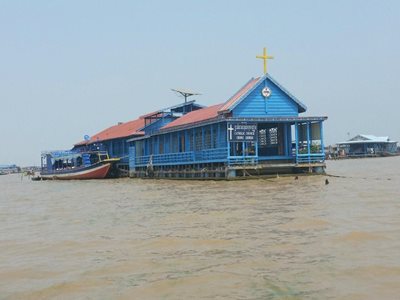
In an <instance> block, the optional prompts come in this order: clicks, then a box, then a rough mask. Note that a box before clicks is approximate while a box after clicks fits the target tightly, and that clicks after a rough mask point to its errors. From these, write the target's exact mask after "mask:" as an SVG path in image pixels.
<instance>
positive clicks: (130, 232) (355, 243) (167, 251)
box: [0, 157, 400, 299]
mask: <svg viewBox="0 0 400 300" xmlns="http://www.w3.org/2000/svg"><path fill="white" fill-rule="evenodd" d="M399 167H400V157H394V158H382V159H380V158H378V159H360V160H349V161H334V162H329V163H328V173H329V174H332V175H338V176H340V177H329V181H330V184H329V185H325V177H322V176H313V177H299V179H298V180H294V179H293V177H280V178H276V179H269V180H250V181H239V182H226V181H221V182H213V181H207V182H200V181H167V180H158V181H153V180H133V179H123V180H104V181H75V182H59V181H54V182H51V181H49V182H30V181H29V180H27V179H24V180H22V181H21V178H20V176H19V175H9V176H1V177H0V188H1V194H0V233H1V234H0V299H51V298H62V299H189V298H191V299H329V298H331V299H398V295H400V285H399V282H400V251H399V249H400V241H399V237H400V218H399V215H400V197H399V196H400V184H399V183H400V174H399V171H398V170H399Z"/></svg>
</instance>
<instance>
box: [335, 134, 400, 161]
mask: <svg viewBox="0 0 400 300" xmlns="http://www.w3.org/2000/svg"><path fill="white" fill-rule="evenodd" d="M337 145H338V149H339V152H340V153H343V154H344V155H345V156H349V157H352V156H353V157H356V156H382V155H393V154H395V153H396V152H397V142H395V141H391V140H390V139H389V137H387V136H374V135H367V134H359V135H356V136H355V137H353V138H351V139H350V140H348V141H346V142H341V143H337Z"/></svg>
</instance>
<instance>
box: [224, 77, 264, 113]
mask: <svg viewBox="0 0 400 300" xmlns="http://www.w3.org/2000/svg"><path fill="white" fill-rule="evenodd" d="M260 78H261V77H257V78H252V79H250V80H249V82H247V83H246V85H245V86H244V87H242V88H241V89H240V90H239V91H237V92H236V94H234V95H233V96H232V97H231V98H230V99H229V100H228V101H226V102H225V104H224V105H223V106H222V107H221V109H220V110H219V112H220V113H221V112H224V111H227V110H229V108H230V107H231V106H232V105H234V104H235V103H236V101H238V100H239V99H240V98H241V97H242V96H243V95H244V94H246V93H247V92H248V91H249V90H250V89H252V88H253V87H254V86H255V85H256V83H257V82H258V80H259V79H260Z"/></svg>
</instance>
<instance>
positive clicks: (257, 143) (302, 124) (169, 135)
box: [128, 74, 327, 178]
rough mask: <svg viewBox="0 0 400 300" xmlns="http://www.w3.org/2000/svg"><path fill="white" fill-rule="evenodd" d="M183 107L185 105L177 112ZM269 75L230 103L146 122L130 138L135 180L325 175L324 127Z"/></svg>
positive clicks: (321, 119)
mask: <svg viewBox="0 0 400 300" xmlns="http://www.w3.org/2000/svg"><path fill="white" fill-rule="evenodd" d="M175 108H176V109H180V108H181V106H179V105H178V106H176V107H175ZM305 111H306V106H305V105H304V104H303V103H301V102H300V101H299V100H298V99H297V98H296V97H294V96H293V95H292V94H290V93H289V92H288V91H287V90H286V89H284V88H283V87H282V86H281V85H280V84H279V83H278V82H277V81H276V80H274V79H273V78H272V77H271V76H270V75H268V74H265V75H264V76H262V77H259V78H252V79H250V80H249V81H248V82H247V83H246V84H245V85H244V86H243V87H242V88H240V89H239V91H237V92H236V93H235V94H234V95H233V96H232V97H231V98H230V99H228V100H227V101H226V102H224V103H220V104H216V105H213V106H210V107H205V108H200V107H196V109H193V110H192V111H190V112H187V111H186V113H181V114H180V115H176V114H173V113H172V114H171V112H172V110H170V111H168V110H162V111H158V112H155V113H153V114H149V115H146V116H144V118H145V120H146V122H145V124H144V126H143V128H141V129H140V130H141V132H143V134H142V135H140V136H135V137H133V138H130V139H128V144H129V169H130V176H131V177H156V178H164V177H173V178H232V177H240V176H254V175H264V174H276V173H293V172H314V171H315V172H323V170H324V168H325V162H324V142H323V122H324V121H325V120H326V119H327V117H306V116H300V114H301V113H304V112H305Z"/></svg>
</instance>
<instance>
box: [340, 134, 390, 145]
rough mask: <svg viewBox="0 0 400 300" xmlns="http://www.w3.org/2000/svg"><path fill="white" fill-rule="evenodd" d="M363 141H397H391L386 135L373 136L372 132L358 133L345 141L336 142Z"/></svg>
mask: <svg viewBox="0 0 400 300" xmlns="http://www.w3.org/2000/svg"><path fill="white" fill-rule="evenodd" d="M364 143H397V142H395V141H391V140H390V139H389V137H388V136H375V135H372V134H358V135H356V136H355V137H353V138H351V139H350V140H348V141H346V142H339V143H336V144H338V145H343V144H364Z"/></svg>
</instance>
